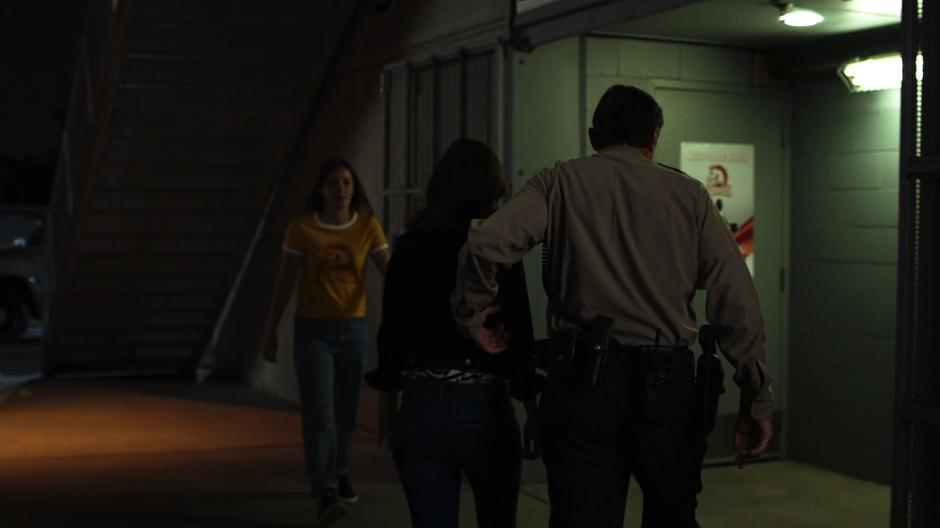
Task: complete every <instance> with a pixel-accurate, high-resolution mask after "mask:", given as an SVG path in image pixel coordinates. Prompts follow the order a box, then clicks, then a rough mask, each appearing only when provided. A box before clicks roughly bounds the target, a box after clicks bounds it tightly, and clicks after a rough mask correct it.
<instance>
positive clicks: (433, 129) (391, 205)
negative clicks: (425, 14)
mask: <svg viewBox="0 0 940 528" xmlns="http://www.w3.org/2000/svg"><path fill="white" fill-rule="evenodd" d="M497 62H498V60H497V55H496V51H495V48H494V47H492V46H489V47H485V48H483V49H479V50H473V51H470V50H460V51H458V52H455V53H451V54H449V55H441V56H434V57H432V58H430V59H428V60H424V61H420V62H411V63H406V64H400V65H395V66H391V67H389V68H387V69H386V70H385V72H384V74H383V78H382V90H383V92H384V95H385V167H386V168H385V171H386V172H385V189H384V197H385V218H384V225H385V229H386V231H387V233H388V235H389V239H390V240H392V241H394V240H395V239H396V238H397V237H398V235H400V234H401V233H403V232H404V231H405V223H406V220H407V218H408V217H409V216H410V215H412V214H413V213H415V212H416V211H417V210H418V209H420V208H421V206H422V205H423V201H424V190H425V187H427V183H428V181H429V180H430V178H431V173H432V172H433V170H434V166H435V164H436V163H437V161H438V160H439V159H440V157H441V155H442V154H443V153H444V150H446V149H447V147H448V146H449V145H450V143H451V142H453V141H454V140H455V139H458V138H471V139H477V140H480V141H483V142H484V143H487V144H489V145H491V146H492V147H493V148H494V150H495V151H497V152H499V150H500V149H499V148H498V145H496V143H497V142H498V139H497V136H498V134H497V122H498V116H497V114H498V109H497V104H496V102H497V101H498V97H497V88H498V83H497V79H498V77H499V76H498V73H497V67H498V65H497Z"/></svg>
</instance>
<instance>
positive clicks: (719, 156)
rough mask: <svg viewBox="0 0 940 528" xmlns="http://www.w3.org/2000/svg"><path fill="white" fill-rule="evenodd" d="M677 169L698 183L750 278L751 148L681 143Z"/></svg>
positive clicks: (751, 227) (752, 175)
mask: <svg viewBox="0 0 940 528" xmlns="http://www.w3.org/2000/svg"><path fill="white" fill-rule="evenodd" d="M679 156H680V159H681V162H680V163H681V165H680V168H681V169H682V171H683V172H685V173H686V174H688V175H689V176H692V177H693V178H695V179H697V180H699V181H701V182H702V183H704V184H705V187H706V188H707V189H708V194H709V195H711V197H712V200H714V202H715V207H716V208H717V209H718V212H719V213H720V214H721V216H722V218H724V220H725V224H727V226H728V228H729V229H730V230H731V232H732V233H733V234H734V239H735V240H736V241H737V242H738V247H739V248H740V249H741V255H743V256H744V261H745V262H746V263H747V268H748V269H749V270H750V271H751V275H754V145H745V144H740V143H691V142H682V144H681V146H680V148H679Z"/></svg>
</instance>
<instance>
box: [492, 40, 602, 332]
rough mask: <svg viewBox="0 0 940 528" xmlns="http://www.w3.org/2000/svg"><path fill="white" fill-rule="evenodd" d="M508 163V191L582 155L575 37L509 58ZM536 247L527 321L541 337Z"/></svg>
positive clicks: (529, 266) (530, 260)
mask: <svg viewBox="0 0 940 528" xmlns="http://www.w3.org/2000/svg"><path fill="white" fill-rule="evenodd" d="M512 87H513V88H512V98H511V103H510V105H511V108H512V110H511V111H512V115H511V124H510V127H511V133H510V135H509V137H510V138H511V139H510V152H511V157H510V159H509V163H510V165H511V166H510V169H509V170H510V171H511V174H512V186H513V190H519V189H520V188H522V186H523V185H525V183H526V182H527V181H529V179H530V178H531V177H532V176H534V175H535V174H536V173H538V172H539V171H540V170H542V169H544V168H545V167H551V166H553V165H554V164H555V163H556V162H557V161H560V160H569V159H572V158H577V157H580V155H581V136H582V134H587V131H586V129H582V127H581V125H580V123H581V113H580V107H579V104H580V101H581V52H580V46H579V39H578V38H577V37H574V38H569V39H565V40H561V41H557V42H553V43H550V44H545V45H543V46H540V47H538V48H537V49H536V50H535V51H533V52H532V53H514V54H513V60H512ZM541 251H542V250H541V246H539V247H537V248H535V249H534V250H532V251H530V252H529V254H528V256H526V258H525V269H526V280H527V282H528V290H529V299H530V302H531V305H532V321H533V323H534V326H535V333H536V336H538V337H544V336H545V306H546V301H545V291H544V290H543V289H542V273H541V255H542V252H541Z"/></svg>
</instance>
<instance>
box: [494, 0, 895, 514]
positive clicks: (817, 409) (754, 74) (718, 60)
mask: <svg viewBox="0 0 940 528" xmlns="http://www.w3.org/2000/svg"><path fill="white" fill-rule="evenodd" d="M775 4H778V5H775ZM784 4H788V3H784V2H768V1H764V0H702V1H699V2H692V3H686V4H685V5H682V6H679V7H674V8H671V9H668V10H663V11H660V12H658V13H654V14H650V15H647V16H643V17H639V18H631V19H628V20H621V21H616V20H609V19H608V20H606V21H604V22H603V23H597V22H596V21H594V22H593V23H591V24H588V22H586V21H585V19H582V20H580V21H577V22H573V23H572V26H573V27H585V25H589V26H590V27H589V28H588V29H587V30H586V31H584V32H581V33H580V34H577V35H571V36H568V37H566V38H561V39H557V40H554V41H551V42H547V43H542V44H538V45H537V46H535V48H534V49H533V50H532V51H529V52H524V51H523V52H517V53H516V54H515V56H514V60H513V61H512V68H513V74H512V79H513V97H512V100H513V105H512V107H513V112H512V125H511V129H512V133H511V137H512V174H513V175H514V178H515V182H514V183H515V185H517V186H518V185H521V184H522V183H523V182H524V181H525V180H527V179H528V178H529V177H531V175H532V174H534V173H535V172H536V171H538V170H539V169H540V168H541V167H543V166H549V165H551V164H552V163H554V161H555V160H557V159H567V158H571V157H577V156H581V155H584V154H588V153H589V151H590V147H589V145H588V142H587V128H588V126H589V123H590V119H591V112H592V111H593V108H594V106H595V104H596V103H597V101H598V100H599V98H600V96H601V94H603V92H604V90H606V88H607V87H609V86H610V85H612V84H630V85H635V86H638V87H640V88H643V89H644V90H646V91H648V92H650V93H651V94H653V95H654V97H655V98H656V99H657V100H658V101H659V103H660V104H661V106H662V107H663V111H664V114H665V127H664V129H663V133H662V136H661V139H660V144H659V148H658V150H657V155H656V158H657V159H656V161H659V162H661V163H664V164H666V165H670V166H674V167H677V168H680V169H682V170H684V171H686V172H688V173H690V175H692V176H693V177H696V178H700V179H702V180H703V183H706V185H707V186H709V187H710V190H712V191H713V192H712V195H713V198H714V199H715V200H716V201H718V200H722V202H723V203H722V205H723V208H724V210H725V211H726V212H727V213H728V214H727V215H726V216H728V220H729V227H731V228H732V230H733V231H735V234H736V238H738V240H739V244H741V246H742V252H744V253H745V255H746V256H747V257H748V260H749V264H750V267H751V269H752V272H753V274H754V278H755V281H756V283H757V285H758V289H759V291H760V295H761V301H762V306H763V309H764V313H765V318H766V322H767V363H768V366H769V368H770V370H771V372H772V373H773V375H774V377H775V388H774V390H775V396H776V400H777V403H776V413H775V421H776V424H775V425H776V431H777V437H776V442H775V444H774V446H773V448H772V457H773V458H775V459H779V460H782V461H786V462H785V463H799V464H803V465H805V466H806V467H809V468H814V469H820V470H823V471H825V472H829V473H831V474H832V475H837V476H839V477H846V478H850V479H855V481H857V482H859V483H860V484H861V485H862V487H863V488H864V489H865V490H866V491H865V492H866V493H871V495H869V497H872V501H877V502H878V504H877V505H875V508H873V509H872V510H870V512H869V513H868V514H867V515H868V517H869V518H870V520H871V522H872V523H873V525H877V526H883V525H886V524H887V521H888V513H889V501H890V490H889V489H888V486H887V484H888V483H889V481H890V478H891V457H892V435H893V433H894V430H893V408H894V361H895V356H894V351H895V313H896V306H895V305H896V292H897V254H898V251H897V247H898V246H897V244H898V238H897V236H898V235H897V233H898V202H899V199H898V186H899V149H900V144H899V140H900V135H901V134H900V122H901V93H900V89H899V88H900V74H901V71H900V56H899V51H900V49H901V43H902V37H901V35H902V32H901V29H900V19H901V2H900V1H899V0H897V1H895V0H881V1H866V0H806V1H803V2H796V4H797V5H796V6H792V5H791V6H787V5H784ZM795 11H811V12H814V13H816V14H818V15H820V17H821V21H819V22H820V23H818V24H816V25H813V26H805V27H793V26H788V25H786V24H784V23H783V22H782V21H781V20H779V19H780V17H781V16H782V15H783V14H784V13H788V12H789V13H792V12H795ZM569 16H571V17H577V16H578V15H577V14H572V15H569ZM586 18H590V17H586ZM558 25H561V24H560V23H556V26H558ZM868 58H886V59H887V60H888V62H887V64H888V66H887V68H888V69H887V70H883V71H884V73H880V74H876V76H875V77H876V80H882V81H883V80H885V78H886V77H888V76H893V75H896V83H894V84H891V83H888V84H886V85H882V86H878V87H877V88H878V89H875V90H869V87H867V86H859V85H853V84H852V82H851V81H852V79H850V78H849V77H850V76H849V75H846V74H845V73H844V72H843V73H842V74H840V73H839V72H840V70H842V69H843V67H844V66H845V65H846V64H849V63H850V62H852V61H856V60H860V59H868ZM849 73H851V72H849ZM547 109H551V110H550V111H548V110H547ZM548 120H551V121H552V123H551V124H548V123H547V122H546V121H548ZM716 166H718V167H720V168H721V169H724V171H723V172H722V170H720V169H718V168H715V167H716ZM729 172H730V176H729ZM732 208H733V209H734V210H732ZM529 264H530V266H529V269H528V270H527V271H528V272H529V273H528V275H529V276H530V280H531V281H532V284H531V285H530V286H531V287H530V292H538V291H539V290H540V289H539V288H538V284H539V282H538V281H539V278H538V263H537V262H535V259H533V261H532V262H530V263H529ZM533 296H535V294H533ZM700 297H701V296H700ZM533 305H534V306H535V307H534V310H535V311H536V314H538V313H540V310H541V309H542V307H543V306H544V304H540V302H539V300H535V301H534V302H533ZM696 306H697V308H696V313H699V314H703V313H704V309H703V299H697V300H696ZM726 370H727V369H726ZM726 385H733V384H732V383H731V381H730V379H728V380H726ZM736 412H737V390H736V389H732V390H731V391H730V392H729V394H727V395H726V396H725V397H724V398H723V401H722V404H721V408H720V417H719V423H718V425H717V427H716V431H715V432H714V433H713V435H712V437H711V440H710V442H709V443H710V447H709V454H708V463H709V464H710V465H713V466H720V465H721V464H723V463H726V462H727V461H728V460H729V456H730V455H731V451H730V445H728V444H729V442H728V441H727V439H728V438H730V431H731V429H732V427H733V419H734V416H735V414H736ZM780 478H781V479H783V478H784V477H782V476H781V477H780ZM706 486H707V484H706ZM833 487H834V486H833ZM821 489H822V488H821ZM829 500H831V503H832V504H833V505H834V506H833V508H836V507H837V506H835V504H838V503H839V499H836V498H831V497H830V499H829ZM870 502H871V501H870ZM825 503H826V500H823V501H822V502H821V503H820V504H821V505H822V506H821V507H823V508H824V507H825Z"/></svg>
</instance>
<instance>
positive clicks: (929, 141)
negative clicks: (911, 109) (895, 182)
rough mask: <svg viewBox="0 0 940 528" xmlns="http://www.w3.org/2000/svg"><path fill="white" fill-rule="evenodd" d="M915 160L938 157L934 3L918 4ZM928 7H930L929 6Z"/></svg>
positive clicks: (938, 44)
mask: <svg viewBox="0 0 940 528" xmlns="http://www.w3.org/2000/svg"><path fill="white" fill-rule="evenodd" d="M918 4H919V5H918V32H917V48H918V58H917V59H916V62H917V74H916V76H915V81H916V82H917V84H918V90H917V92H918V93H917V99H918V101H917V102H918V116H917V123H916V127H917V131H918V132H919V134H918V136H919V137H918V138H917V146H918V150H919V152H918V156H927V157H930V156H937V155H940V111H938V110H940V89H938V88H940V85H938V83H940V71H938V69H940V32H938V31H937V30H936V28H938V27H940V9H938V4H937V3H936V2H932V3H928V2H918ZM928 4H929V5H928Z"/></svg>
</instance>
